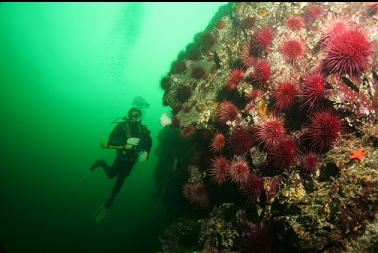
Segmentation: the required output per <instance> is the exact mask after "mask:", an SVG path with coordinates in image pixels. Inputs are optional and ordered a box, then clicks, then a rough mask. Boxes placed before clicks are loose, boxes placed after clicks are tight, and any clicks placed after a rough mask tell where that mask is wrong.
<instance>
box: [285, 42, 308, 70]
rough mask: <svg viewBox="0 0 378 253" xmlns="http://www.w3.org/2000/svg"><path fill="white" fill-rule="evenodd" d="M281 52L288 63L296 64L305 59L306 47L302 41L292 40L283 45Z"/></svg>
mask: <svg viewBox="0 0 378 253" xmlns="http://www.w3.org/2000/svg"><path fill="white" fill-rule="evenodd" d="M279 51H280V53H281V54H282V57H283V58H284V60H285V62H286V63H289V64H294V63H296V62H298V61H299V60H301V59H302V58H303V57H304V55H305V46H304V44H303V42H301V41H300V40H298V39H293V38H291V39H287V40H285V41H284V42H283V43H282V45H281V48H280V49H279Z"/></svg>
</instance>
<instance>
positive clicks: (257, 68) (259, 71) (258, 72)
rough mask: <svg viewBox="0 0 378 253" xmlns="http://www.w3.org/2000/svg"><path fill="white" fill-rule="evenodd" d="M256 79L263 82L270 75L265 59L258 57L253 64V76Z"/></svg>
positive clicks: (268, 65)
mask: <svg viewBox="0 0 378 253" xmlns="http://www.w3.org/2000/svg"><path fill="white" fill-rule="evenodd" d="M253 77H254V78H255V80H256V81H258V82H259V83H260V84H264V83H266V82H267V81H268V80H269V77H270V64H269V62H268V61H267V60H265V59H258V60H257V61H256V63H255V64H254V76H253Z"/></svg>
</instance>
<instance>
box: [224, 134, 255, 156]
mask: <svg viewBox="0 0 378 253" xmlns="http://www.w3.org/2000/svg"><path fill="white" fill-rule="evenodd" d="M228 143H229V145H230V147H231V149H232V150H233V151H234V152H235V153H236V154H238V155H241V154H244V153H246V152H248V151H249V150H250V149H251V147H252V144H253V139H252V136H251V134H250V133H249V131H248V130H247V129H244V128H237V129H235V130H233V132H232V133H231V135H230V137H229V138H228Z"/></svg>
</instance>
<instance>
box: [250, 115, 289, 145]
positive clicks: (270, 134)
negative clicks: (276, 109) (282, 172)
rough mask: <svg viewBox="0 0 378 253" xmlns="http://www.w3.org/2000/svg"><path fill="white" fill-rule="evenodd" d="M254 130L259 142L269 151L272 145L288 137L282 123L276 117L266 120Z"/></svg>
mask: <svg viewBox="0 0 378 253" xmlns="http://www.w3.org/2000/svg"><path fill="white" fill-rule="evenodd" d="M254 129H255V132H256V140H257V142H258V143H259V145H262V146H263V147H264V148H265V149H266V150H269V149H270V147H271V146H272V145H274V144H277V143H278V142H279V140H281V139H282V138H283V137H284V136H285V135H286V130H285V128H284V126H283V124H282V122H281V121H279V120H278V119H277V118H275V117H271V118H268V119H265V120H264V121H263V122H261V123H260V124H258V125H257V126H255V127H254Z"/></svg>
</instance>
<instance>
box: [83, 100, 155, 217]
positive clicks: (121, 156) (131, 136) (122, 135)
mask: <svg viewBox="0 0 378 253" xmlns="http://www.w3.org/2000/svg"><path fill="white" fill-rule="evenodd" d="M141 116H142V112H141V110H140V109H138V108H136V107H132V108H131V109H130V110H129V112H128V116H127V117H123V121H122V122H116V123H118V124H117V125H116V127H115V128H114V129H113V131H112V132H111V134H110V136H109V139H108V141H103V142H102V143H101V146H102V148H108V149H116V150H117V154H116V158H115V160H114V161H113V164H112V165H111V166H110V165H108V164H107V163H106V162H105V160H104V159H99V160H97V161H96V162H94V164H93V165H92V166H91V167H90V169H89V170H90V171H94V170H95V169H96V168H98V167H101V168H102V169H103V170H104V171H105V173H106V175H107V176H108V177H109V178H114V177H117V179H116V182H115V184H114V187H113V190H112V192H111V194H110V196H109V198H108V199H107V201H106V202H105V204H104V205H103V206H101V207H100V209H99V210H98V211H97V212H96V214H95V221H96V222H97V223H103V222H104V221H105V219H106V218H107V214H108V212H109V210H110V208H111V207H112V205H113V201H114V198H115V197H116V195H117V194H118V192H119V191H120V189H121V187H122V185H123V182H124V181H125V179H126V177H127V176H128V175H129V174H130V172H131V170H132V168H133V166H134V165H135V163H136V162H137V161H139V162H144V161H145V160H147V159H148V155H149V153H150V151H151V146H152V139H151V136H150V130H148V128H147V127H146V126H145V125H143V124H142V123H141V121H140V118H141ZM113 123H114V121H113ZM83 175H84V174H83ZM83 175H81V176H80V177H82V176H83ZM80 177H79V178H80Z"/></svg>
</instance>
